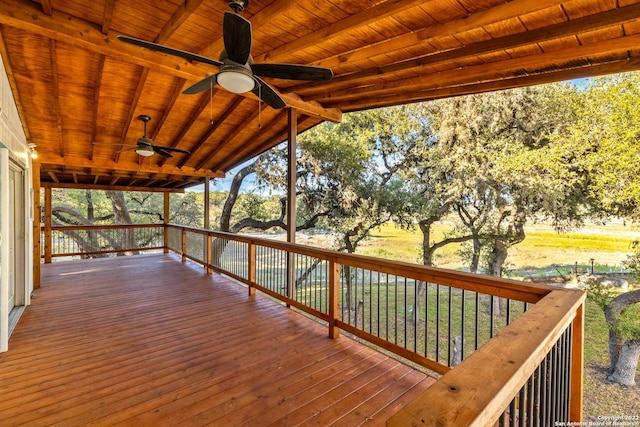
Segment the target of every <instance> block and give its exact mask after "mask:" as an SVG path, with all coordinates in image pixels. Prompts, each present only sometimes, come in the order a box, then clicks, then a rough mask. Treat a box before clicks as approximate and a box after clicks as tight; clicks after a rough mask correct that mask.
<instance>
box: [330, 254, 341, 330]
mask: <svg viewBox="0 0 640 427" xmlns="http://www.w3.org/2000/svg"><path fill="white" fill-rule="evenodd" d="M339 312H340V264H338V263H337V262H336V260H335V259H331V260H330V261H329V338H338V337H339V336H340V328H338V327H337V326H336V320H337V319H338V314H339Z"/></svg>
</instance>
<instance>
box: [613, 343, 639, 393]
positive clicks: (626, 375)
mask: <svg viewBox="0 0 640 427" xmlns="http://www.w3.org/2000/svg"><path fill="white" fill-rule="evenodd" d="M638 358H640V340H629V341H627V342H625V343H624V344H623V345H622V347H621V348H620V354H619V356H618V360H617V363H616V366H615V368H614V370H613V373H612V374H611V375H609V377H608V378H607V379H608V380H609V381H611V382H613V383H616V384H620V385H626V386H629V387H632V386H634V385H636V372H637V370H638Z"/></svg>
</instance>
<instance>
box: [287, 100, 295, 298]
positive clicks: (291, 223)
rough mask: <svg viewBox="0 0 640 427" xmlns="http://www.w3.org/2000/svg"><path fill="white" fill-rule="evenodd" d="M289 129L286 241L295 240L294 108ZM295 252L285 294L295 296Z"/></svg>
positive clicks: (290, 264) (288, 267)
mask: <svg viewBox="0 0 640 427" xmlns="http://www.w3.org/2000/svg"><path fill="white" fill-rule="evenodd" d="M288 119H289V129H288V141H289V146H288V150H287V242H289V243H295V242H296V178H297V169H298V168H297V162H296V149H297V147H298V144H297V137H298V115H297V112H296V110H295V109H293V108H289V111H288ZM295 283H296V276H295V254H294V253H292V252H289V254H288V257H287V296H288V297H289V298H293V297H294V296H295Z"/></svg>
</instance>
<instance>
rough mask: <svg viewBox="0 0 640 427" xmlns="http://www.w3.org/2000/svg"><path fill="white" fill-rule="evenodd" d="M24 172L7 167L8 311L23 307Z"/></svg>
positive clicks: (16, 168) (14, 167) (15, 167)
mask: <svg viewBox="0 0 640 427" xmlns="http://www.w3.org/2000/svg"><path fill="white" fill-rule="evenodd" d="M24 257H25V220H24V172H23V171H22V170H21V169H19V168H18V167H17V166H15V165H14V164H13V163H10V167H9V311H11V309H13V308H14V307H17V306H21V305H24V288H25V271H24V269H25V258H24Z"/></svg>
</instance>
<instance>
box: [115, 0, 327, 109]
mask: <svg viewBox="0 0 640 427" xmlns="http://www.w3.org/2000/svg"><path fill="white" fill-rule="evenodd" d="M248 4H249V0H229V6H231V8H232V9H233V10H234V12H235V13H232V12H228V11H227V12H224V19H223V22H222V35H223V41H224V50H223V51H222V52H221V53H220V58H219V59H218V60H215V59H211V58H207V57H206V56H201V55H197V54H195V53H190V52H186V51H183V50H179V49H174V48H171V47H168V46H164V45H161V44H157V43H153V42H148V41H145V40H140V39H136V38H133V37H128V36H122V35H120V36H118V39H119V40H122V41H123V42H127V43H130V44H133V45H136V46H141V47H144V48H147V49H151V50H155V51H157V52H162V53H166V54H169V55H173V56H178V57H180V58H184V59H187V60H190V61H198V62H202V63H205V64H210V65H215V66H217V67H219V68H220V71H219V72H218V73H216V74H213V75H211V76H208V77H206V78H204V79H202V80H200V81H199V82H197V83H195V84H193V85H191V86H189V87H188V88H186V89H185V90H184V91H183V92H182V93H183V94H186V95H193V94H197V93H200V92H203V91H205V90H207V89H210V88H213V87H214V86H216V85H220V86H222V87H223V88H225V89H226V90H228V91H230V92H233V93H245V92H249V91H251V92H253V94H255V95H256V96H257V97H258V98H260V99H261V100H262V101H264V103H266V104H267V105H269V106H270V107H272V108H276V109H278V108H283V107H285V105H286V104H285V102H284V100H283V99H282V98H281V97H280V95H279V94H278V93H277V92H276V91H275V90H274V89H273V88H272V87H271V86H269V85H268V84H267V83H265V82H264V81H263V80H262V79H260V77H258V76H261V77H272V78H278V79H287V80H307V81H329V80H331V78H332V77H333V72H332V71H331V69H329V68H323V67H315V66H308V65H297V64H267V63H265V64H254V63H253V59H252V58H251V40H252V36H251V23H250V22H249V21H248V20H246V19H245V18H243V17H241V16H240V15H238V13H239V12H241V11H242V10H244V8H245V6H247V5H248Z"/></svg>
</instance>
